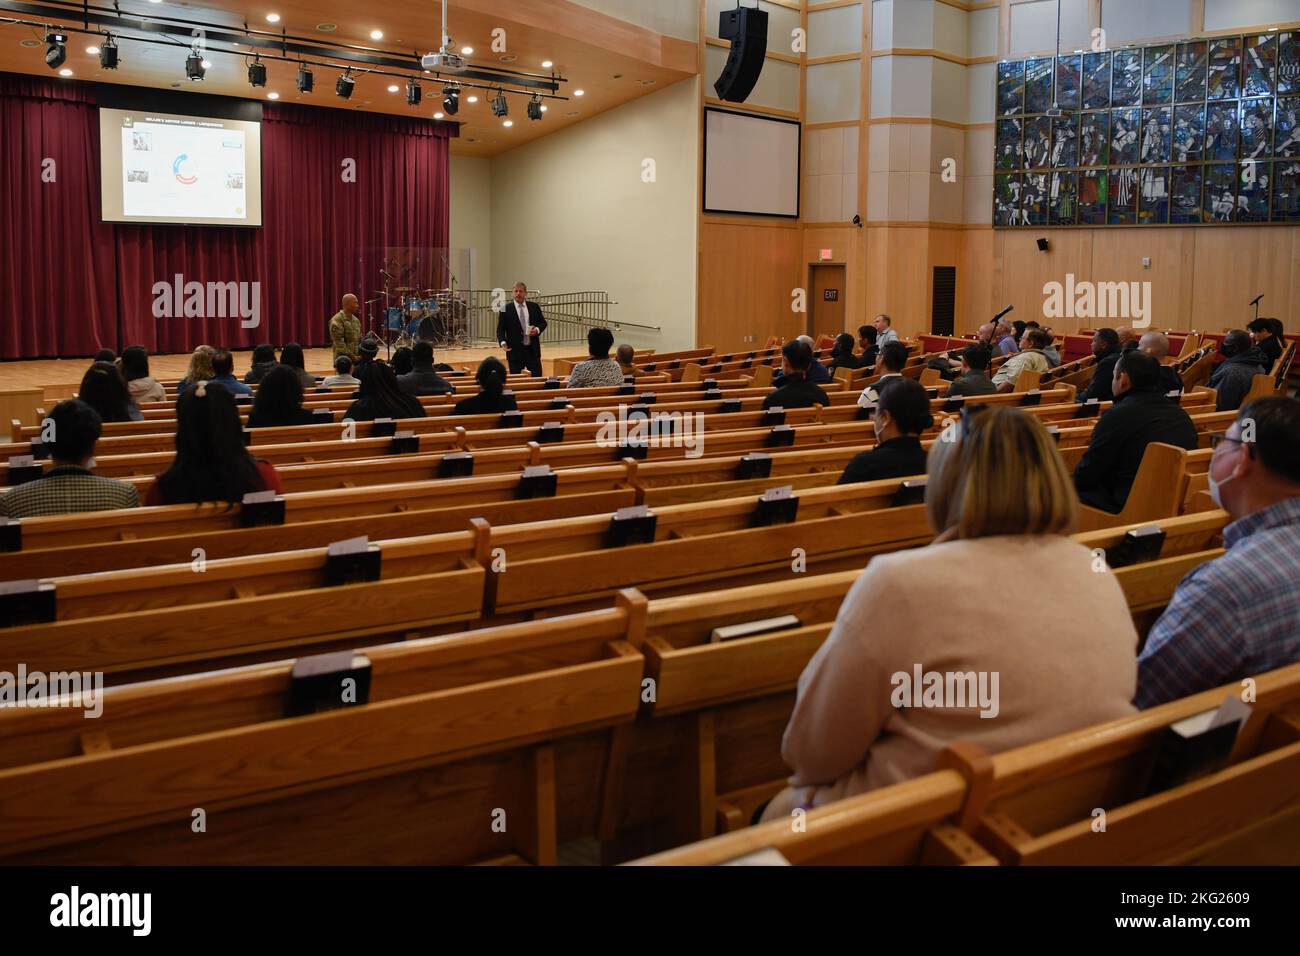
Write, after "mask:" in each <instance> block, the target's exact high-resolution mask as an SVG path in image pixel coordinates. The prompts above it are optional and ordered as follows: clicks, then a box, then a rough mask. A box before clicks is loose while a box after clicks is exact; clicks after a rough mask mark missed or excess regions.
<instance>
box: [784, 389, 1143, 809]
mask: <svg viewBox="0 0 1300 956" xmlns="http://www.w3.org/2000/svg"><path fill="white" fill-rule="evenodd" d="M949 437H950V438H952V439H953V440H951V441H948V440H946V439H947V438H949ZM929 476H930V477H929V483H928V488H927V494H926V515H927V517H928V519H929V521H930V525H931V527H932V528H933V529H934V530H935V532H936V533H937V534H938V537H937V538H936V539H935V541H934V542H933V543H932V544H931V545H929V546H928V547H924V548H917V549H915V550H911V551H903V552H899V553H896V554H889V555H883V556H881V557H877V558H874V559H873V560H872V561H871V564H870V565H869V566H868V567H867V568H866V570H864V571H863V573H862V575H861V577H859V578H858V580H857V581H856V582H854V584H853V587H852V588H851V589H850V590H849V593H848V595H847V596H846V597H845V599H844V603H843V605H842V606H841V607H840V611H839V614H838V616H837V617H836V619H835V626H834V627H833V628H832V630H831V633H830V635H829V636H828V637H827V638H826V642H825V643H824V644H823V645H822V646H821V648H820V649H819V650H818V651H817V653H816V654H815V655H813V658H812V660H811V661H809V662H808V666H807V667H806V668H805V669H804V672H803V674H802V675H801V676H800V678H799V692H798V699H797V701H796V703H795V707H794V713H793V714H792V715H791V717H790V723H789V725H788V726H787V727H786V731H785V738H784V740H783V742H782V747H781V752H782V756H783V757H784V758H785V761H786V763H787V764H788V765H789V766H790V767H791V768H793V770H794V775H793V776H792V777H791V778H790V786H788V787H787V788H786V789H785V790H784V791H782V792H781V793H780V794H779V795H778V796H777V797H776V798H775V799H774V800H773V801H772V802H771V804H770V805H769V806H768V808H767V810H766V811H765V812H764V814H763V819H765V820H772V819H779V818H781V817H789V815H790V813H791V812H792V811H793V810H794V809H795V808H797V807H804V808H808V807H813V806H820V805H822V804H825V803H829V802H831V801H834V800H839V799H841V798H842V797H846V796H850V795H852V794H855V793H861V792H863V791H865V790H870V789H873V788H875V787H883V786H887V785H888V784H892V783H898V782H899V781H902V780H906V779H908V778H910V777H916V776H919V775H921V774H924V773H928V772H930V771H931V770H933V769H934V768H935V760H936V758H937V756H938V754H939V753H940V751H942V750H943V749H944V747H946V746H947V745H948V744H950V743H953V742H955V741H957V740H971V741H974V742H975V743H977V744H979V745H980V746H982V747H983V748H984V749H986V750H988V751H990V752H997V751H1000V750H1006V749H1008V748H1011V747H1018V746H1020V745H1022V744H1027V743H1031V742H1033V741H1036V740H1042V739H1044V738H1047V737H1051V736H1053V735H1056V734H1060V733H1064V732H1066V731H1069V730H1073V729H1076V728H1079V727H1083V726H1086V725H1088V724H1093V723H1099V722H1101V721H1106V720H1111V719H1113V718H1116V717H1122V716H1124V715H1126V714H1129V713H1132V712H1133V706H1132V704H1131V703H1130V701H1132V699H1133V694H1134V690H1135V684H1136V678H1137V665H1136V651H1137V633H1136V631H1135V630H1134V627H1133V621H1132V618H1131V617H1130V615H1129V610H1128V605H1127V603H1126V601H1125V599H1124V594H1123V592H1122V591H1121V590H1120V586H1119V584H1118V582H1117V581H1116V580H1115V577H1114V575H1113V574H1111V573H1110V572H1109V570H1108V569H1107V568H1106V567H1105V564H1104V562H1102V561H1098V560H1097V559H1095V558H1094V556H1093V554H1092V552H1091V551H1089V550H1088V549H1087V548H1085V547H1083V545H1081V544H1078V543H1077V542H1075V541H1073V540H1072V539H1071V538H1069V537H1067V535H1068V534H1070V532H1071V531H1073V530H1074V527H1075V524H1076V521H1077V519H1078V499H1077V497H1076V495H1075V492H1074V487H1073V485H1072V484H1071V482H1070V476H1069V473H1068V472H1067V471H1066V469H1065V465H1064V464H1063V462H1062V461H1061V457H1060V454H1059V453H1058V452H1057V449H1056V446H1055V444H1054V443H1053V441H1052V439H1051V437H1050V436H1049V435H1048V433H1047V431H1046V429H1045V428H1044V427H1043V425H1042V424H1040V423H1039V421H1038V420H1037V419H1036V418H1033V417H1032V416H1029V415H1026V414H1024V413H1023V412H1020V411H1017V410H1016V409H1012V408H987V409H985V410H983V411H982V412H980V413H979V414H977V415H974V414H972V415H969V416H964V417H963V422H962V426H961V428H952V429H950V430H949V431H947V432H945V435H944V436H943V437H941V438H940V440H939V441H936V442H935V443H934V446H933V448H932V450H931V452H930V456H929Z"/></svg>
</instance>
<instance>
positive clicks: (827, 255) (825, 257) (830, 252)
mask: <svg viewBox="0 0 1300 956" xmlns="http://www.w3.org/2000/svg"><path fill="white" fill-rule="evenodd" d="M834 258H835V250H834V249H823V250H822V251H821V261H822V262H830V261H831V260H832V259H834Z"/></svg>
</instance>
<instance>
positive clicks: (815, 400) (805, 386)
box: [763, 339, 831, 409]
mask: <svg viewBox="0 0 1300 956" xmlns="http://www.w3.org/2000/svg"><path fill="white" fill-rule="evenodd" d="M812 363H813V360H812V349H810V348H809V347H808V343H807V342H801V341H800V340H799V339H794V340H793V341H791V342H786V343H785V345H784V346H782V348H781V368H782V371H783V372H784V375H783V376H782V378H781V386H780V388H777V389H774V390H773V391H772V392H771V393H770V394H769V395H768V396H767V397H766V398H764V399H763V408H765V409H767V408H812V407H813V406H814V405H823V406H825V405H829V404H830V403H831V400H830V399H829V398H827V397H826V393H825V392H824V391H822V389H821V386H820V385H814V384H813V383H812V382H810V381H808V367H809V366H810V365H812Z"/></svg>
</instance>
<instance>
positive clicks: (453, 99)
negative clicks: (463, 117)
mask: <svg viewBox="0 0 1300 956" xmlns="http://www.w3.org/2000/svg"><path fill="white" fill-rule="evenodd" d="M442 108H443V109H444V110H446V111H447V115H448V116H455V115H456V114H457V113H459V112H460V87H459V86H447V87H444V88H443V90H442Z"/></svg>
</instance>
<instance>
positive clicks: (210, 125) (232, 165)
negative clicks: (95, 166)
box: [100, 109, 262, 226]
mask: <svg viewBox="0 0 1300 956" xmlns="http://www.w3.org/2000/svg"><path fill="white" fill-rule="evenodd" d="M100 133H101V139H100V143H101V156H102V158H103V169H102V170H101V179H102V183H103V206H104V209H103V213H104V219H105V220H106V221H111V222H151V223H186V224H209V225H239V226H244V225H250V226H257V225H261V221H262V212H261V183H260V178H261V153H260V148H261V143H260V126H259V124H257V123H249V122H244V121H240V120H228V119H213V118H205V117H198V116H172V115H166V114H151V113H143V112H142V113H131V112H128V111H124V110H110V109H102V110H101V111H100Z"/></svg>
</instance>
